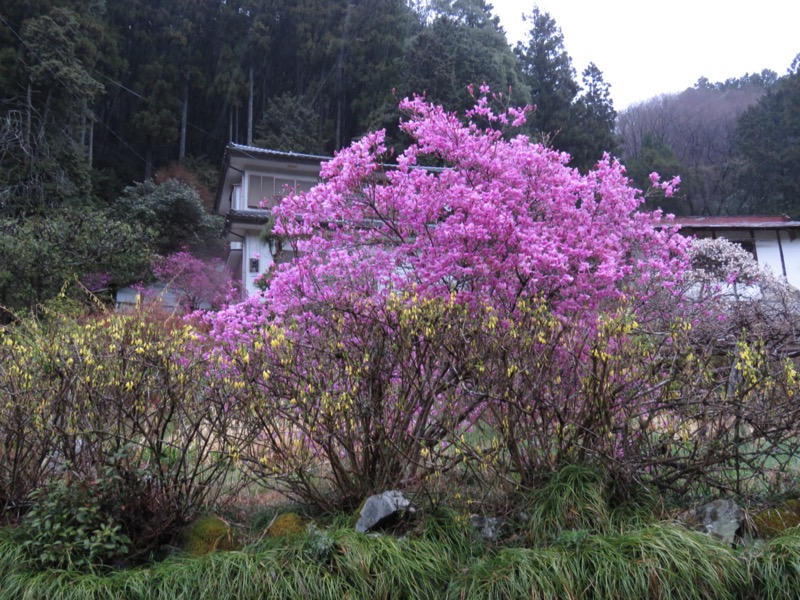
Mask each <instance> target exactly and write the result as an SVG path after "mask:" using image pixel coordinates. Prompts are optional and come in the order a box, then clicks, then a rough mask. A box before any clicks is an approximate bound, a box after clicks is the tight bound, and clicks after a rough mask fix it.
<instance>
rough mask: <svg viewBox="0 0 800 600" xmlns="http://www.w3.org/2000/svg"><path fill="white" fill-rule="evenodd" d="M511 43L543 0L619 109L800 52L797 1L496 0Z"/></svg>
mask: <svg viewBox="0 0 800 600" xmlns="http://www.w3.org/2000/svg"><path fill="white" fill-rule="evenodd" d="M489 2H490V3H491V4H492V5H493V6H494V9H495V10H494V13H495V14H496V15H497V16H499V17H500V21H501V23H502V25H503V28H504V29H505V31H506V35H507V37H508V40H509V43H511V44H512V45H515V44H516V41H517V40H521V39H523V38H525V37H526V33H527V31H528V29H529V27H528V23H526V22H523V20H522V17H521V15H522V13H526V14H529V13H530V12H531V10H532V8H533V6H534V5H535V4H536V5H538V6H539V9H540V10H541V11H543V12H547V13H550V16H551V17H553V19H554V20H555V22H556V25H558V26H559V27H560V28H561V32H562V33H563V34H564V47H565V49H566V51H567V53H569V55H570V56H571V57H572V65H573V67H575V71H576V73H577V79H578V82H579V83H580V81H581V73H582V72H583V69H584V68H585V67H586V66H587V65H588V64H589V63H590V62H594V63H595V64H596V65H597V67H598V68H599V69H600V70H601V71H602V72H603V78H604V79H605V81H606V83H609V84H610V85H611V97H612V99H613V101H614V108H616V109H617V110H618V111H619V110H622V109H624V108H626V107H627V106H629V105H630V104H633V103H636V102H638V101H641V100H647V99H648V98H652V97H653V96H657V95H659V94H664V93H672V92H680V91H683V90H684V89H686V88H687V87H691V86H693V85H694V83H695V82H696V81H697V80H698V79H699V78H700V77H703V76H705V77H707V78H708V79H709V80H710V81H712V82H716V81H724V80H725V79H728V78H729V77H740V76H742V75H744V74H745V73H758V72H760V71H761V70H763V69H772V70H773V71H775V72H777V73H778V75H784V74H785V73H786V70H787V69H788V68H789V65H790V64H791V63H792V60H793V59H794V57H795V56H796V55H797V54H799V53H800V2H798V0H759V1H757V2H745V1H744V0H669V1H663V0H662V1H660V2H655V1H654V0H538V1H536V0H489Z"/></svg>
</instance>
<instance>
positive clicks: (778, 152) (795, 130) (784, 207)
mask: <svg viewBox="0 0 800 600" xmlns="http://www.w3.org/2000/svg"><path fill="white" fill-rule="evenodd" d="M798 114H800V72H795V73H790V74H788V75H786V76H784V77H783V78H781V79H780V80H779V81H778V82H777V83H776V84H775V85H774V86H773V87H772V88H770V90H769V91H768V92H767V94H766V95H764V96H763V97H762V98H761V100H760V101H759V102H758V104H757V105H755V106H753V107H752V108H750V109H749V110H747V111H746V112H745V113H744V114H743V115H742V116H741V118H740V119H739V124H738V128H737V131H736V139H735V148H734V151H735V157H736V159H737V166H738V174H739V185H740V187H741V189H742V190H743V192H744V194H745V197H746V200H745V206H746V210H747V211H748V212H751V213H753V214H784V213H785V214H789V215H792V216H793V217H795V218H796V217H799V216H800V202H798V198H800V144H798V142H797V140H798V136H800V118H799V117H798Z"/></svg>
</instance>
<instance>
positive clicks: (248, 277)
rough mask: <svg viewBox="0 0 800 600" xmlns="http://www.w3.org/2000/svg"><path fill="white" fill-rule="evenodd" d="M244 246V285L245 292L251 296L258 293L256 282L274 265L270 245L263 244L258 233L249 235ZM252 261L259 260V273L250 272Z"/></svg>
mask: <svg viewBox="0 0 800 600" xmlns="http://www.w3.org/2000/svg"><path fill="white" fill-rule="evenodd" d="M242 246H243V253H242V282H243V283H244V286H245V291H246V292H247V294H248V295H250V294H254V293H255V292H257V291H258V288H257V287H256V285H255V280H256V279H257V278H258V277H259V275H261V274H262V273H265V272H266V271H267V269H269V267H270V265H271V264H272V253H271V252H270V250H269V244H265V243H264V242H262V241H261V239H260V236H259V234H258V233H252V234H249V235H247V236H246V237H245V238H244V243H243V245H242ZM251 259H257V260H258V272H257V273H251V272H250V260H251Z"/></svg>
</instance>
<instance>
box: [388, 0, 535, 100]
mask: <svg viewBox="0 0 800 600" xmlns="http://www.w3.org/2000/svg"><path fill="white" fill-rule="evenodd" d="M431 10H432V13H431V15H429V17H432V20H431V21H430V22H428V23H425V24H424V26H423V28H422V29H421V30H420V31H419V33H418V34H417V35H416V36H415V37H414V38H413V39H412V40H410V41H409V43H408V44H407V46H406V52H405V55H404V63H405V72H406V77H405V79H406V83H405V85H404V86H403V92H404V95H409V94H411V93H425V95H426V97H427V98H428V99H429V100H430V101H433V102H437V103H440V104H442V105H443V106H444V107H445V108H447V109H448V110H453V111H456V110H463V109H466V108H468V107H470V106H472V104H473V102H474V99H473V98H472V97H471V95H470V92H469V90H468V86H469V85H470V84H472V85H476V86H478V85H481V84H482V83H486V84H488V85H489V86H490V87H491V89H492V90H493V91H495V92H500V93H503V94H504V95H508V94H509V92H510V93H511V102H512V103H513V104H520V105H524V104H526V103H527V102H528V101H529V99H530V94H529V91H528V88H527V85H526V84H525V82H524V81H523V79H522V78H521V77H520V74H519V71H518V69H517V67H516V64H515V61H514V55H513V52H512V51H511V49H510V48H509V46H508V41H507V39H506V36H505V32H504V31H503V29H502V27H500V22H499V19H498V18H497V17H496V16H495V15H493V14H492V7H491V5H490V4H487V3H486V2H485V1H484V0H440V1H439V2H434V3H433V4H432V5H431Z"/></svg>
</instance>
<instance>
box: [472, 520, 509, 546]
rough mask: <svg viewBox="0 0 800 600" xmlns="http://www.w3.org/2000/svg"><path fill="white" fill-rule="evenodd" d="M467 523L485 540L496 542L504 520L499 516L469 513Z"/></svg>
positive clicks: (500, 533)
mask: <svg viewBox="0 0 800 600" xmlns="http://www.w3.org/2000/svg"><path fill="white" fill-rule="evenodd" d="M469 523H470V525H472V526H473V527H474V528H475V529H476V530H477V531H478V533H479V534H480V536H481V537H482V538H483V539H484V540H485V541H487V542H496V541H497V540H499V539H500V536H501V535H502V533H503V526H504V525H505V520H504V519H502V518H501V517H484V516H482V515H470V517H469Z"/></svg>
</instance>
